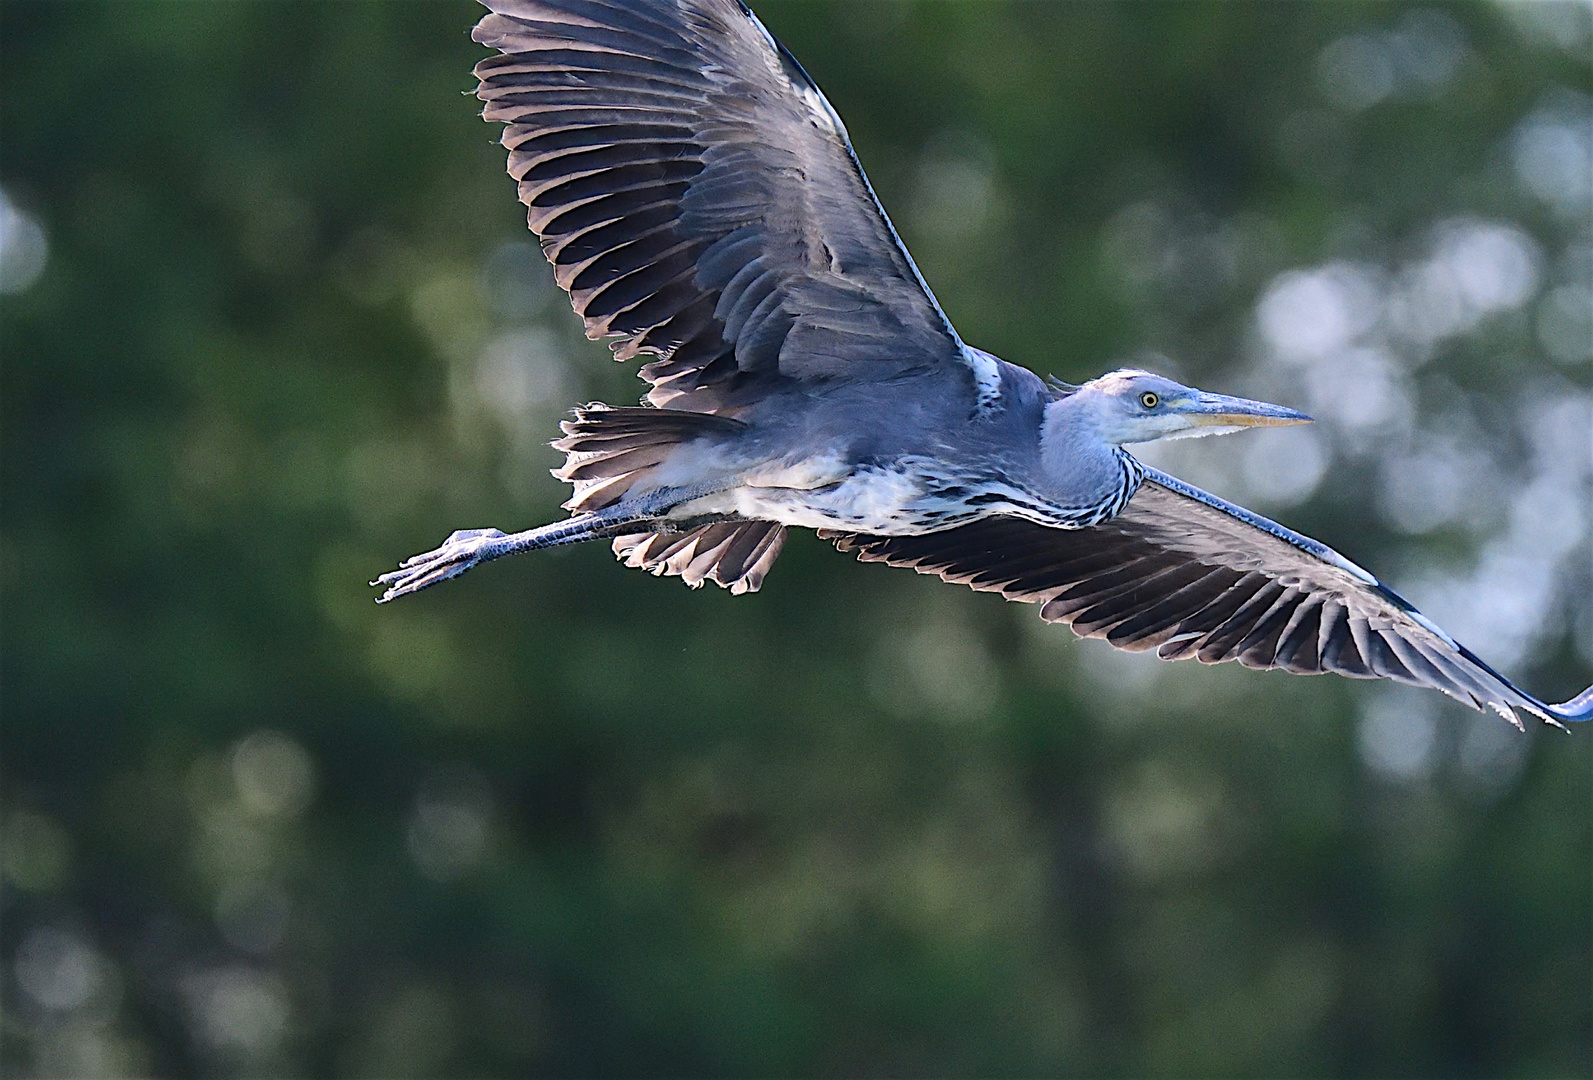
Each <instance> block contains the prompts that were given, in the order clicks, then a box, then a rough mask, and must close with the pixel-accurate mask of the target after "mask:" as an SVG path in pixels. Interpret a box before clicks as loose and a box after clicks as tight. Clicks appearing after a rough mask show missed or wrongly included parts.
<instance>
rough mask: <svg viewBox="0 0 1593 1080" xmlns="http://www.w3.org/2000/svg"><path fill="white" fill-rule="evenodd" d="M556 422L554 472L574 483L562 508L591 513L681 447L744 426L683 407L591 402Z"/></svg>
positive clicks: (616, 499) (617, 497) (614, 499)
mask: <svg viewBox="0 0 1593 1080" xmlns="http://www.w3.org/2000/svg"><path fill="white" fill-rule="evenodd" d="M559 427H560V429H562V430H563V432H564V438H562V439H558V440H556V441H555V442H554V443H553V448H554V449H555V450H563V451H564V453H565V455H566V457H565V459H564V465H563V466H562V467H560V468H558V469H555V470H553V475H554V476H556V477H558V478H559V479H560V480H567V481H569V482H570V483H571V484H574V485H575V493H574V494H573V495H571V496H570V499H569V501H568V502H566V503H565V504H564V507H565V509H567V510H569V511H571V512H572V513H590V512H592V511H596V510H601V509H603V508H604V507H606V506H612V505H613V504H614V503H617V502H619V501H620V500H621V499H623V498H625V496H626V494H627V493H628V492H629V491H630V490H631V489H632V488H633V487H635V486H636V485H637V484H638V482H639V481H641V480H643V479H645V478H646V477H647V475H648V473H649V472H651V471H652V470H653V469H655V468H657V467H658V466H659V465H662V464H663V463H664V462H665V461H667V460H669V457H670V455H671V454H673V453H674V452H675V450H676V449H677V448H679V447H680V446H682V445H684V444H686V443H689V442H693V441H695V440H697V439H703V438H712V437H714V436H719V437H721V438H723V437H732V436H734V435H735V434H736V433H737V432H739V431H741V430H743V429H744V428H745V427H746V425H745V424H743V423H742V422H741V421H739V420H732V419H731V418H729V417H727V416H715V415H713V414H711V413H700V412H688V411H686V410H685V409H652V408H626V409H614V408H610V407H609V406H607V405H603V404H599V403H593V404H591V405H586V406H583V407H581V408H578V409H576V410H575V418H574V419H572V420H566V421H564V422H563V423H562V424H560V425H559Z"/></svg>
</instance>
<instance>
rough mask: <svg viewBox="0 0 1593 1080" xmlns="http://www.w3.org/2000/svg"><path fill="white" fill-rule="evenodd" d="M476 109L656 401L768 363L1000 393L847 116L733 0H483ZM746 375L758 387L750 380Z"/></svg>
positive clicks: (587, 316)
mask: <svg viewBox="0 0 1593 1080" xmlns="http://www.w3.org/2000/svg"><path fill="white" fill-rule="evenodd" d="M483 2H484V3H485V4H486V5H487V6H488V7H490V8H491V9H492V13H491V14H489V15H487V16H485V17H484V18H483V19H482V20H481V22H480V23H479V24H478V25H477V26H476V28H475V32H474V34H473V35H472V36H473V37H474V38H475V40H476V41H478V42H480V43H482V44H483V45H487V46H490V47H491V48H494V49H497V50H498V51H499V53H500V54H501V55H498V56H494V57H491V58H489V59H487V60H483V61H482V62H481V63H480V64H478V65H476V76H477V77H478V78H479V79H480V81H481V85H480V88H479V90H478V91H477V93H478V95H479V96H480V97H481V98H482V100H484V101H485V102H486V103H487V104H486V109H485V112H484V114H483V115H484V116H485V117H486V119H488V120H500V121H503V122H504V123H506V124H507V127H506V128H505V129H504V134H503V143H504V145H505V146H507V147H508V148H509V172H510V174H511V175H512V176H513V177H514V178H515V179H516V180H518V181H519V183H520V200H521V201H522V202H524V203H525V204H526V206H527V207H528V208H529V210H530V214H529V217H530V223H531V229H532V231H534V232H535V233H536V234H537V235H538V236H539V237H541V239H542V246H543V249H544V251H545V252H546V253H547V256H548V259H549V260H550V261H551V262H552V263H553V266H554V274H555V277H556V279H557V281H558V283H559V286H560V287H561V288H563V289H565V290H566V291H567V292H569V294H570V299H571V301H572V303H573V304H574V307H575V310H576V312H577V313H578V314H580V316H581V317H582V318H583V319H584V320H585V321H586V330H587V335H588V336H589V337H593V338H598V337H605V336H613V335H617V336H619V337H620V338H621V339H622V340H620V341H618V342H616V343H615V346H614V348H615V352H616V354H617V356H618V358H620V359H627V358H629V357H631V356H634V355H636V354H637V353H640V352H646V353H651V354H653V355H655V356H657V357H659V359H657V360H655V361H653V362H652V363H649V364H647V365H646V366H645V367H644V368H643V369H642V371H641V374H642V376H643V378H645V379H647V380H648V381H649V382H650V383H652V384H653V388H652V391H651V392H650V393H649V395H648V397H649V399H650V400H651V401H652V402H653V403H654V404H658V405H662V404H665V403H672V404H673V405H674V406H675V407H684V408H692V409H696V410H699V411H713V410H716V409H725V408H733V407H734V406H735V405H736V404H737V403H738V401H740V400H745V399H746V398H747V397H748V396H752V395H754V394H755V393H756V392H757V391H756V390H755V389H754V386H755V385H756V384H763V385H766V380H767V379H769V378H771V377H775V378H778V377H785V378H791V379H802V380H808V379H824V378H831V377H844V378H847V379H853V380H859V379H863V380H885V379H894V378H899V377H902V376H904V375H909V374H914V373H927V372H935V371H940V372H945V373H947V374H951V375H955V377H957V378H958V379H960V380H961V381H962V382H963V383H964V384H966V386H967V387H968V392H969V394H970V401H972V400H974V399H973V397H972V395H973V394H975V393H980V392H983V393H985V394H989V393H992V392H993V391H994V386H995V384H996V383H997V382H998V381H999V377H998V376H997V375H996V372H995V366H994V363H993V361H991V360H990V359H989V358H987V357H985V356H983V354H978V353H975V352H973V351H971V350H968V349H966V348H964V346H963V344H962V342H961V340H960V339H959V338H958V337H957V333H956V331H955V330H953V329H952V326H951V323H950V322H949V321H947V319H946V316H945V314H944V313H943V312H942V311H941V310H940V306H939V305H938V304H937V303H936V302H935V299H934V297H933V296H932V295H931V294H930V292H929V288H928V286H927V285H925V284H924V281H923V279H922V277H920V276H919V273H918V269H917V267H915V266H914V265H913V261H912V258H911V257H910V256H909V255H908V254H907V250H906V248H904V247H903V246H902V243H901V240H900V239H899V238H898V237H897V235H896V231H895V229H894V228H892V226H891V223H890V221H889V219H887V218H886V216H885V211H884V210H883V209H882V208H881V206H880V204H879V201H878V200H877V199H876V198H875V197H874V192H873V189H872V188H871V187H870V186H869V183H868V179H867V177H865V176H864V175H863V170H862V169H861V167H860V166H859V165H858V162H857V158H856V156H855V155H854V153H853V152H852V146H851V143H850V142H849V141H848V140H847V136H846V129H845V128H844V127H843V126H842V124H841V121H840V118H839V117H838V116H836V114H835V111H834V110H833V109H832V108H831V107H830V104H829V102H827V101H826V100H825V99H824V95H823V94H821V93H820V92H819V90H818V87H816V86H815V85H814V84H813V82H812V80H811V79H809V78H808V76H807V74H806V72H804V71H803V70H802V68H801V66H800V65H798V64H797V62H796V60H795V59H793V58H792V56H791V54H790V53H789V52H787V51H786V50H785V48H784V47H783V46H782V45H780V44H779V43H778V42H777V41H775V39H774V38H773V37H772V36H770V34H769V32H768V31H767V30H765V29H764V27H763V24H762V23H760V22H759V21H758V20H757V18H756V17H755V16H754V15H753V14H752V12H751V11H749V10H748V9H747V8H746V6H745V5H744V4H741V3H739V2H738V0H483ZM749 384H752V385H749Z"/></svg>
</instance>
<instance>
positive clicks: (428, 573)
mask: <svg viewBox="0 0 1593 1080" xmlns="http://www.w3.org/2000/svg"><path fill="white" fill-rule="evenodd" d="M503 535H504V534H503V533H502V532H500V531H499V530H497V529H460V530H458V531H457V532H454V533H452V534H450V535H449V537H448V539H447V540H444V541H443V543H442V546H441V547H438V548H435V549H433V550H431V551H427V552H424V553H423V554H420V555H415V556H412V557H410V558H408V559H405V560H404V561H403V562H401V563H399V564H398V569H397V570H389V571H388V572H387V573H385V574H382V575H381V576H380V577H378V578H377V579H376V580H375V581H373V582H371V584H372V585H373V586H374V585H385V586H386V591H384V592H383V593H382V595H381V596H379V597H377V598H376V602H377V603H378V604H385V603H387V602H388V601H389V600H396V599H398V597H400V596H408V595H409V594H410V593H414V592H419V591H420V590H422V589H426V588H430V587H431V586H433V585H435V584H437V583H438V582H439V581H447V580H448V579H449V578H453V577H458V576H459V575H460V574H463V573H464V572H465V571H466V570H469V569H470V568H471V567H472V566H475V565H476V564H477V563H478V562H480V561H481V559H482V555H483V553H484V551H483V549H484V548H486V547H487V546H488V545H489V544H490V543H491V542H492V541H494V540H498V539H501V538H502V537H503Z"/></svg>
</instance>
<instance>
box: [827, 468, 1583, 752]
mask: <svg viewBox="0 0 1593 1080" xmlns="http://www.w3.org/2000/svg"><path fill="white" fill-rule="evenodd" d="M832 538H833V539H834V540H835V541H836V544H837V546H839V547H840V548H841V549H842V550H843V551H856V552H857V553H858V557H859V558H860V559H862V560H863V561H865V562H886V563H890V564H892V565H894V566H911V567H913V568H914V569H916V570H917V571H918V572H919V573H922V574H939V575H940V576H941V577H942V578H944V579H945V580H947V581H953V582H960V583H962V584H965V585H970V586H972V587H973V588H975V589H981V590H985V591H989V592H999V593H1001V594H1003V595H1004V596H1006V597H1007V598H1008V599H1011V600H1023V601H1028V602H1032V603H1039V604H1043V605H1044V606H1043V607H1041V609H1040V617H1041V618H1043V619H1045V620H1047V621H1048V622H1063V623H1067V624H1069V625H1070V626H1072V627H1073V629H1074V631H1075V632H1076V633H1078V634H1080V635H1082V636H1084V637H1103V638H1105V639H1106V640H1107V641H1109V642H1111V643H1112V644H1113V645H1116V646H1117V647H1118V648H1121V649H1130V650H1135V651H1138V650H1144V649H1152V648H1154V649H1155V650H1156V653H1157V655H1158V656H1160V657H1162V658H1163V659H1164V660H1181V659H1184V658H1186V657H1191V656H1193V657H1195V658H1196V659H1198V660H1201V661H1202V662H1204V663H1208V664H1216V663H1221V662H1222V661H1224V660H1237V661H1239V663H1241V664H1243V665H1245V666H1246V667H1253V668H1283V669H1285V670H1287V671H1292V672H1295V673H1297V674H1302V675H1314V674H1320V673H1322V672H1327V671H1334V672H1338V673H1339V674H1340V675H1348V676H1350V677H1352V678H1360V679H1370V678H1388V679H1397V680H1398V681H1400V682H1405V683H1411V684H1413V685H1417V686H1428V687H1432V688H1433V689H1436V690H1442V691H1443V692H1444V693H1446V694H1448V695H1449V696H1450V697H1453V698H1456V699H1458V700H1459V701H1461V702H1463V703H1465V704H1467V705H1470V706H1472V707H1474V708H1477V709H1486V708H1488V707H1492V708H1493V709H1495V710H1496V711H1498V712H1499V713H1500V714H1501V715H1503V716H1505V717H1506V718H1507V719H1509V720H1511V721H1512V722H1513V723H1516V724H1517V725H1518V726H1519V724H1520V720H1519V719H1518V718H1517V716H1516V714H1515V710H1516V709H1525V710H1527V711H1528V712H1531V713H1534V714H1536V715H1538V716H1540V717H1542V718H1543V719H1544V720H1547V721H1549V722H1551V723H1555V722H1560V721H1578V720H1588V719H1590V718H1593V689H1589V690H1587V691H1584V692H1583V693H1582V694H1581V695H1580V696H1578V697H1577V698H1575V699H1573V700H1572V701H1569V702H1566V703H1565V704H1564V705H1546V704H1544V703H1543V702H1541V701H1539V700H1538V699H1537V698H1534V697H1532V696H1531V695H1529V694H1527V693H1526V692H1524V691H1522V690H1521V689H1520V688H1518V687H1517V686H1515V685H1514V684H1513V683H1512V682H1510V680H1509V679H1506V678H1505V677H1504V676H1503V675H1500V674H1499V673H1498V672H1496V671H1494V670H1493V669H1492V668H1490V667H1489V666H1488V665H1487V664H1484V663H1483V662H1482V661H1481V660H1479V659H1477V657H1475V656H1473V655H1472V654H1471V652H1470V651H1468V650H1467V649H1466V648H1464V647H1463V646H1461V645H1460V644H1459V643H1457V642H1456V641H1455V640H1454V639H1453V638H1451V637H1450V636H1449V635H1448V634H1446V633H1444V632H1443V631H1442V630H1440V629H1439V628H1438V627H1437V626H1435V625H1433V624H1432V623H1431V622H1430V621H1429V620H1428V619H1427V618H1426V617H1424V616H1423V615H1422V614H1421V613H1420V612H1418V611H1417V610H1416V609H1415V608H1413V607H1411V605H1410V604H1409V603H1407V602H1406V601H1405V600H1403V599H1401V598H1400V597H1399V596H1397V595H1395V594H1394V593H1393V592H1392V591H1391V590H1389V589H1388V588H1387V587H1386V586H1384V585H1383V584H1382V583H1381V582H1379V581H1378V580H1377V579H1376V578H1374V577H1373V576H1372V575H1371V574H1369V573H1367V572H1366V571H1365V570H1363V569H1361V568H1360V567H1359V566H1356V565H1355V564H1354V563H1352V562H1350V561H1349V560H1347V559H1345V558H1344V557H1343V556H1341V555H1339V554H1338V553H1337V552H1336V551H1334V550H1332V549H1331V548H1329V547H1327V546H1325V545H1323V544H1319V543H1317V542H1316V541H1315V540H1311V539H1309V538H1307V537H1304V536H1301V535H1299V534H1298V533H1295V532H1291V531H1290V530H1288V529H1285V528H1284V527H1283V526H1281V525H1279V524H1277V523H1276V522H1273V521H1269V520H1267V519H1266V518H1264V517H1261V516H1260V515H1257V514H1252V513H1250V512H1249V511H1248V510H1245V509H1242V508H1241V507H1237V506H1234V505H1233V504H1232V503H1228V502H1225V501H1223V500H1222V499H1219V498H1217V497H1216V496H1215V495H1211V494H1209V493H1207V492H1204V491H1201V490H1200V489H1199V488H1196V487H1193V486H1191V485H1189V484H1185V483H1184V482H1183V481H1181V480H1178V479H1176V478H1175V477H1172V476H1169V475H1167V474H1166V473H1163V472H1160V471H1159V470H1156V469H1147V470H1146V481H1145V483H1144V485H1143V486H1142V487H1141V488H1140V489H1139V491H1138V493H1136V494H1135V496H1134V498H1133V499H1132V500H1131V501H1130V502H1129V504H1128V507H1127V509H1125V510H1124V511H1123V513H1121V514H1119V515H1118V516H1117V517H1115V518H1113V519H1111V520H1110V521H1107V522H1104V523H1103V524H1100V525H1097V526H1095V527H1093V528H1089V529H1078V530H1064V529H1050V528H1046V527H1044V526H1040V525H1035V524H1033V523H1030V522H1027V521H1021V520H1019V519H1016V518H1004V517H1003V518H988V519H986V520H984V521H979V522H975V523H973V524H970V525H964V526H962V527H961V528H957V529H950V530H947V531H946V532H940V533H930V534H928V535H924V536H899V537H898V536H859V535H849V534H838V535H835V536H834V537H832Z"/></svg>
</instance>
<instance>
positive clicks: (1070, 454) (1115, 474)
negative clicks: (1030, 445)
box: [1040, 394, 1144, 520]
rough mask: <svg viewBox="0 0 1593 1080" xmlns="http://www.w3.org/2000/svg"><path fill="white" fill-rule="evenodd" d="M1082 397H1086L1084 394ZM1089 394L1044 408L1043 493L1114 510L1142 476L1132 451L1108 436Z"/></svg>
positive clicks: (1070, 503) (1062, 502) (1059, 501)
mask: <svg viewBox="0 0 1593 1080" xmlns="http://www.w3.org/2000/svg"><path fill="white" fill-rule="evenodd" d="M1081 399H1082V400H1081ZM1091 404H1092V402H1091V401H1090V400H1089V396H1088V395H1085V394H1073V395H1070V396H1068V397H1065V398H1062V399H1061V400H1059V401H1054V402H1052V403H1050V404H1049V405H1047V406H1046V408H1045V420H1044V422H1043V423H1042V425H1041V428H1040V471H1041V474H1042V483H1043V485H1044V487H1045V491H1044V494H1045V495H1046V496H1047V497H1048V498H1050V499H1051V500H1053V501H1054V502H1055V503H1056V505H1058V506H1066V507H1077V508H1080V509H1086V508H1088V509H1092V510H1098V511H1101V512H1102V515H1101V517H1099V518H1097V519H1096V520H1104V519H1105V518H1106V517H1111V516H1112V515H1114V514H1116V513H1117V512H1118V511H1119V510H1121V509H1122V508H1123V506H1124V505H1125V504H1126V503H1127V502H1128V499H1129V498H1130V497H1131V496H1132V495H1133V494H1134V490H1135V489H1136V488H1138V487H1139V482H1140V480H1141V479H1142V478H1143V477H1144V470H1143V469H1142V468H1141V467H1140V465H1139V462H1137V461H1135V460H1134V458H1133V456H1132V455H1130V454H1129V453H1128V451H1126V450H1124V449H1123V448H1122V447H1120V446H1117V445H1115V444H1113V443H1111V442H1109V441H1107V440H1106V439H1105V438H1104V437H1102V435H1101V433H1100V430H1099V426H1098V425H1097V424H1096V423H1095V415H1094V413H1093V410H1092V409H1091V408H1090V406H1091Z"/></svg>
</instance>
